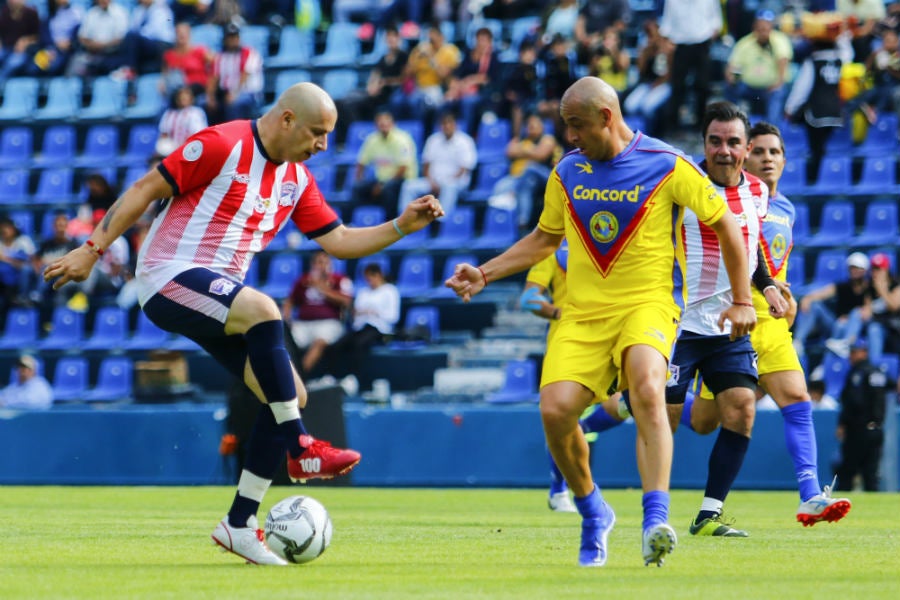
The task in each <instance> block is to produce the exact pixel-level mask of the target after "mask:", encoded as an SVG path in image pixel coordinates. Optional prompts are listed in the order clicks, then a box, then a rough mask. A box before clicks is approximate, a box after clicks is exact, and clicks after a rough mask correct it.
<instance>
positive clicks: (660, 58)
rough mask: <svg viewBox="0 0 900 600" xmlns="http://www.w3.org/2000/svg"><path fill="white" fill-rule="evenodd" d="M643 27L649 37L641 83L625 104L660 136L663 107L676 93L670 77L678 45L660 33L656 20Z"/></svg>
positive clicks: (649, 130)
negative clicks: (673, 90) (673, 91)
mask: <svg viewBox="0 0 900 600" xmlns="http://www.w3.org/2000/svg"><path fill="white" fill-rule="evenodd" d="M643 28H644V33H645V35H646V40H645V42H644V45H643V46H642V47H641V49H640V52H639V53H638V58H637V68H638V83H637V85H636V86H635V87H634V89H632V90H631V92H629V93H628V95H627V97H626V98H625V102H624V104H623V107H624V109H625V114H627V115H636V116H639V117H641V118H642V119H644V132H645V133H647V134H648V135H657V134H658V132H659V130H660V119H661V118H662V116H663V115H662V112H663V111H662V108H663V107H664V106H665V104H666V102H667V101H668V100H669V96H671V95H672V86H671V84H670V82H669V77H670V75H671V67H672V54H673V52H674V50H675V46H674V45H673V44H672V42H671V41H669V39H668V38H665V37H663V36H662V35H660V33H659V25H658V24H657V23H656V21H655V20H653V19H648V20H647V21H645V22H644V25H643Z"/></svg>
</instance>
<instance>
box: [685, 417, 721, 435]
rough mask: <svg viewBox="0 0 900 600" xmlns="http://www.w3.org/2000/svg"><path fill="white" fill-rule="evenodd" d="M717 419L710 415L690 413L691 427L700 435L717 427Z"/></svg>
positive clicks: (708, 432) (706, 433)
mask: <svg viewBox="0 0 900 600" xmlns="http://www.w3.org/2000/svg"><path fill="white" fill-rule="evenodd" d="M718 427H719V419H718V418H717V417H712V416H705V415H704V416H700V415H693V414H692V415H691V429H693V430H694V432H695V433H698V434H700V435H708V434H710V433H712V432H713V431H715V430H716V429H718Z"/></svg>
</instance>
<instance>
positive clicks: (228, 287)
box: [209, 277, 237, 296]
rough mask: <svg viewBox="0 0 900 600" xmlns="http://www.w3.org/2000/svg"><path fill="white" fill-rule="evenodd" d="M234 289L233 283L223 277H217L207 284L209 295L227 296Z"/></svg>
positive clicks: (234, 284)
mask: <svg viewBox="0 0 900 600" xmlns="http://www.w3.org/2000/svg"><path fill="white" fill-rule="evenodd" d="M235 287H237V284H236V283H235V282H233V281H231V280H230V279H226V278H225V277H219V278H218V279H214V280H213V281H212V283H210V284H209V293H210V294H216V295H217V296H227V295H228V294H230V293H231V292H232V291H234V288H235Z"/></svg>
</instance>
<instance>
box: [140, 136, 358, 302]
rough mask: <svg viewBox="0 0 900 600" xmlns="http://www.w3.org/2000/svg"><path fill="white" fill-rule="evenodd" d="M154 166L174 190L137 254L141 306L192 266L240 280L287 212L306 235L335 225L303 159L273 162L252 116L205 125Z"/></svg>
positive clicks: (286, 216) (334, 218) (322, 231)
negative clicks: (264, 147) (215, 124)
mask: <svg viewBox="0 0 900 600" xmlns="http://www.w3.org/2000/svg"><path fill="white" fill-rule="evenodd" d="M158 169H159V171H160V173H161V174H162V176H163V177H165V178H166V180H167V181H168V182H169V183H170V184H171V185H172V188H173V189H174V190H175V195H174V197H173V198H172V199H171V200H169V201H168V202H167V203H166V204H165V206H164V208H163V210H162V211H161V212H160V213H159V215H158V216H157V217H156V219H154V221H153V224H152V226H151V227H150V232H149V234H148V235H147V238H146V239H145V240H144V243H143V245H142V246H141V249H140V252H139V254H138V263H137V273H136V278H137V281H138V294H139V300H140V303H141V304H142V305H143V304H144V303H145V302H146V301H147V300H148V299H149V298H150V297H151V296H153V294H155V293H156V292H158V291H159V290H160V289H161V288H162V286H164V285H165V284H166V283H168V282H169V281H171V280H172V279H173V278H174V277H175V276H176V275H178V274H179V273H182V272H184V271H186V270H188V269H192V268H195V267H206V268H208V269H211V270H212V271H215V272H216V273H221V274H222V275H227V276H229V277H232V278H234V279H237V280H239V281H242V280H243V278H244V276H245V275H246V273H247V269H248V268H249V266H250V261H251V259H252V258H253V256H254V255H255V254H256V253H257V252H259V251H261V250H263V249H264V248H265V247H266V246H267V245H268V244H269V242H271V241H272V238H274V237H275V234H277V233H278V231H280V230H281V228H282V227H284V225H285V224H286V223H287V220H288V219H289V218H290V219H292V220H293V221H294V223H295V224H296V225H297V227H298V229H299V230H300V231H301V232H303V233H304V234H306V235H307V236H308V237H317V236H319V235H322V234H324V233H327V232H329V231H331V230H332V229H334V228H335V227H337V226H338V225H340V219H339V218H338V216H337V214H336V213H335V212H334V210H333V209H332V208H331V207H330V206H329V205H328V204H327V203H326V202H325V199H324V198H323V197H322V194H321V193H320V192H319V187H318V186H317V185H316V182H315V179H313V177H312V175H311V174H310V172H309V170H308V169H307V168H306V166H305V165H303V164H302V163H276V162H273V161H272V160H271V159H270V158H269V157H268V156H267V155H266V153H265V150H264V149H263V147H262V143H261V142H260V139H259V134H258V132H257V130H256V122H255V121H252V122H251V121H231V122H229V123H224V124H222V125H217V126H215V127H209V128H207V129H204V130H203V131H201V132H199V133H197V134H196V135H194V136H192V137H191V138H190V139H189V140H188V142H187V143H186V144H184V145H183V146H182V147H180V148H178V149H177V150H175V151H174V152H172V154H170V155H169V156H167V157H166V158H165V159H164V160H163V161H162V163H161V164H160V166H159V167H158Z"/></svg>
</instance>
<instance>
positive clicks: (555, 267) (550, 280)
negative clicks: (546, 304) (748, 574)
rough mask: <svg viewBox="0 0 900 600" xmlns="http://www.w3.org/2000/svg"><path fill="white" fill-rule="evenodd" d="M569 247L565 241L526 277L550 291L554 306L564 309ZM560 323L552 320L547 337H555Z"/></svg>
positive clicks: (532, 268)
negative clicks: (554, 333) (554, 334)
mask: <svg viewBox="0 0 900 600" xmlns="http://www.w3.org/2000/svg"><path fill="white" fill-rule="evenodd" d="M568 256H569V246H568V244H567V243H566V241H565V240H563V243H562V246H560V248H559V250H557V251H556V252H554V253H553V254H551V255H550V256H548V257H547V258H545V259H544V260H542V261H541V262H539V263H538V264H536V265H534V266H533V267H531V269H530V270H529V271H528V275H526V276H525V279H526V280H527V281H530V282H531V283H536V284H538V285H539V286H541V287H543V288H545V289H548V290H550V301H551V302H552V303H553V305H554V306H558V307H560V308H562V306H563V304H565V301H566V268H567V264H568ZM558 323H559V321H556V320H552V319H551V320H550V328H549V330H548V331H547V337H548V338H549V337H550V336H552V335H553V332H554V331H556V326H557V324H558Z"/></svg>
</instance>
